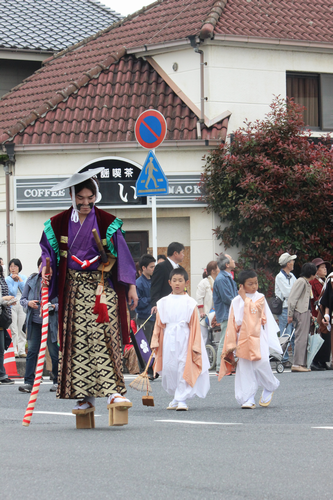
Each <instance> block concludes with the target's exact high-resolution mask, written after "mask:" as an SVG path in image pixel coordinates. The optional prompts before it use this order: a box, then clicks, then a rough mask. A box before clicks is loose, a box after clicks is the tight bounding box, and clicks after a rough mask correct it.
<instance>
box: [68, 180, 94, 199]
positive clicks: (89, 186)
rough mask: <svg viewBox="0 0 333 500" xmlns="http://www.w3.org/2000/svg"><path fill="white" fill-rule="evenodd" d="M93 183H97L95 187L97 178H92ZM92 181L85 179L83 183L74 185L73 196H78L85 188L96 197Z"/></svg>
mask: <svg viewBox="0 0 333 500" xmlns="http://www.w3.org/2000/svg"><path fill="white" fill-rule="evenodd" d="M94 181H95V182H96V183H97V185H99V184H98V180H97V178H94ZM94 181H93V180H92V179H87V180H85V181H83V182H80V184H76V186H74V190H75V194H78V193H80V192H81V191H82V189H84V188H87V189H89V190H90V191H91V192H92V194H93V195H95V196H96V194H97V190H96V186H95V183H94ZM69 189H70V188H69Z"/></svg>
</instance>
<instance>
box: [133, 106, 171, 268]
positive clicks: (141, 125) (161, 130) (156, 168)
mask: <svg viewBox="0 0 333 500" xmlns="http://www.w3.org/2000/svg"><path fill="white" fill-rule="evenodd" d="M166 132H167V125H166V121H165V118H164V116H163V115H162V113H160V112H159V111H157V110H155V109H149V110H147V111H144V112H143V113H141V115H140V116H139V118H138V119H137V121H136V123H135V137H136V140H137V141H138V143H139V144H140V145H141V146H142V147H143V148H145V149H150V151H149V153H148V156H147V158H146V161H145V163H144V165H143V167H142V170H141V174H140V175H139V178H138V180H137V181H136V195H137V196H151V198H152V204H151V210H152V240H153V255H154V257H155V258H156V259H157V213H156V196H163V195H166V194H168V193H169V183H168V179H167V178H166V176H165V175H164V172H163V170H162V168H161V166H160V164H159V163H158V161H157V158H156V156H155V148H157V147H158V146H159V145H160V144H162V142H163V141H164V138H165V136H166Z"/></svg>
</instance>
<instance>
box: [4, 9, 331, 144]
mask: <svg viewBox="0 0 333 500" xmlns="http://www.w3.org/2000/svg"><path fill="white" fill-rule="evenodd" d="M28 1H29V0H28ZM71 1H72V0H71ZM332 15H333V12H332V10H331V0H316V2H315V3H313V1H311V2H310V0H288V1H286V0H164V1H162V0H158V1H157V2H155V3H154V4H151V5H150V6H148V7H146V8H143V9H142V10H141V11H139V12H138V13H135V14H133V15H132V16H128V17H127V18H126V19H124V20H123V21H122V22H120V23H116V24H114V25H112V26H110V27H109V28H107V29H106V30H104V31H101V32H99V33H97V34H96V35H93V36H91V37H90V38H88V39H86V40H84V41H82V42H80V43H78V44H77V45H76V46H75V47H71V48H69V49H66V50H64V51H63V52H60V53H59V54H57V55H56V56H54V57H53V58H51V59H49V60H48V61H46V62H45V61H44V66H43V67H42V68H41V69H40V70H38V71H37V72H36V73H35V74H34V75H33V76H31V77H29V78H28V79H27V80H26V81H25V82H24V83H23V84H22V85H21V86H19V87H17V88H16V89H15V90H14V91H12V92H10V93H9V94H7V95H5V96H3V98H2V99H1V100H0V117H1V118H0V143H3V142H4V141H6V140H12V139H13V137H15V136H16V134H18V133H20V132H22V131H23V130H24V129H25V128H26V127H27V126H28V125H30V124H31V123H32V122H34V121H35V120H38V119H40V117H42V118H43V117H44V115H45V113H47V112H49V111H50V110H52V109H56V108H57V107H58V106H59V105H60V103H62V102H65V101H66V100H67V99H68V98H69V97H73V99H74V98H75V93H77V92H80V89H81V88H83V87H85V86H86V85H88V84H89V86H90V83H89V82H91V81H92V80H94V79H99V76H100V74H101V72H105V71H107V70H108V68H109V67H110V65H114V64H115V63H117V62H118V60H120V59H121V58H122V57H124V56H125V54H126V51H128V50H129V49H132V50H133V51H135V49H136V48H138V47H143V46H153V45H157V44H165V43H167V42H173V41H181V40H184V39H186V38H187V37H188V36H190V35H196V36H200V37H201V38H209V37H211V36H213V35H214V34H215V36H217V35H220V36H221V35H222V36H224V35H225V36H227V35H237V36H240V37H242V36H243V37H249V36H254V37H259V38H262V39H267V38H269V37H275V38H276V37H277V38H285V39H290V38H289V37H291V38H293V39H297V40H308V41H318V40H319V41H323V42H329V43H333V38H332V30H333V22H332ZM320 23H321V29H320V30H318V25H319V24H320ZM292 35H293V36H292ZM286 37H287V38H286ZM122 78H123V80H122V82H123V83H124V81H126V78H127V77H126V75H125V76H122ZM128 78H132V73H129V75H128ZM91 83H92V82H91ZM119 95H120V94H119ZM133 106H134V107H136V104H133Z"/></svg>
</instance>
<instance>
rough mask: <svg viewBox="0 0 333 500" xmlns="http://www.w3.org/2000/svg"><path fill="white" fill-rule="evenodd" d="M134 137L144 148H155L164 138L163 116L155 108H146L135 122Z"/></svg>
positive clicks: (164, 123) (165, 125)
mask: <svg viewBox="0 0 333 500" xmlns="http://www.w3.org/2000/svg"><path fill="white" fill-rule="evenodd" d="M134 131H135V137H136V140H137V141H138V143H139V144H140V146H142V147H143V148H146V149H154V148H157V146H159V145H160V144H162V142H163V141H164V139H165V136H166V133H167V124H166V121H165V118H164V116H163V115H162V113H160V112H159V111H156V109H147V110H146V111H144V112H143V113H141V115H140V116H139V118H138V119H137V121H136V122H135V129H134Z"/></svg>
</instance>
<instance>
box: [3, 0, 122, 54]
mask: <svg viewBox="0 0 333 500" xmlns="http://www.w3.org/2000/svg"><path fill="white" fill-rule="evenodd" d="M120 19H121V16H120V15H119V14H117V13H116V12H114V11H112V10H110V9H109V8H108V7H105V6H104V5H102V4H100V3H99V2H97V1H93V0H0V22H1V30H0V49H1V48H4V49H29V50H41V51H51V52H57V51H59V50H62V49H64V48H65V47H68V46H69V45H73V44H75V43H77V42H79V41H80V40H82V39H83V38H86V37H88V36H90V35H93V34H94V33H96V32H97V31H99V30H101V29H104V28H107V27H108V26H110V24H112V23H114V22H116V21H119V20H120Z"/></svg>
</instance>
